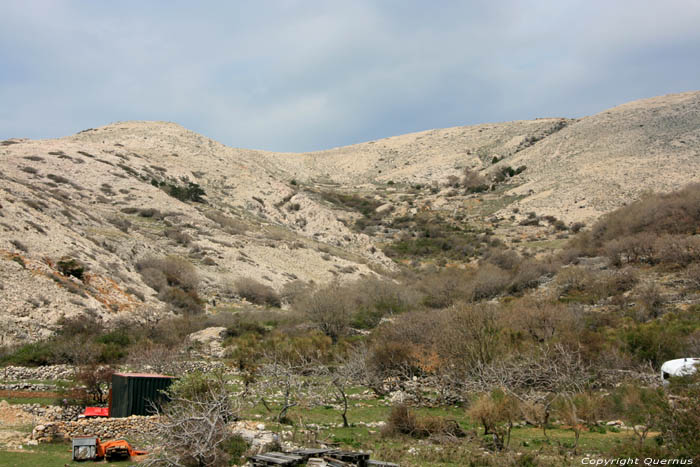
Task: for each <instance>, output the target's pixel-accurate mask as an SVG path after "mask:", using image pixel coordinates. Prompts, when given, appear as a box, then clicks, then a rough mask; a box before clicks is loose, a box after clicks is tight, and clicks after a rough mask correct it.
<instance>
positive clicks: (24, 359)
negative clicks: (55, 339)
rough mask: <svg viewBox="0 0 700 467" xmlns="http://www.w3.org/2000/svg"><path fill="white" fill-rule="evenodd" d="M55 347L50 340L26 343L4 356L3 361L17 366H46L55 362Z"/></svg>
mask: <svg viewBox="0 0 700 467" xmlns="http://www.w3.org/2000/svg"><path fill="white" fill-rule="evenodd" d="M55 360H56V357H55V355H54V352H53V348H52V346H51V344H50V343H48V342H35V343H31V344H24V345H22V346H20V347H18V348H17V349H16V350H14V351H11V352H10V353H9V354H8V355H5V356H4V357H3V358H2V363H3V364H5V365H7V364H9V365H17V366H44V365H51V364H53V363H55Z"/></svg>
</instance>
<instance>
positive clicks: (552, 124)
mask: <svg viewBox="0 0 700 467" xmlns="http://www.w3.org/2000/svg"><path fill="white" fill-rule="evenodd" d="M465 169H469V170H470V171H471V172H470V173H471V174H472V176H474V177H476V178H477V179H479V180H483V181H484V185H483V187H482V188H479V189H470V190H465V189H464V187H463V186H461V185H460V183H461V182H460V180H461V177H463V174H464V171H465ZM699 169H700V92H691V93H684V94H678V95H671V96H664V97H657V98H653V99H647V100H642V101H637V102H633V103H630V104H625V105H622V106H619V107H616V108H613V109H610V110H608V111H605V112H602V113H600V114H597V115H594V116H591V117H585V118H581V119H577V120H571V119H563V118H554V119H538V120H534V121H520V122H509V123H497V124H484V125H477V126H470V127H456V128H448V129H442V130H431V131H426V132H421V133H414V134H409V135H403V136H397V137H392V138H387V139H383V140H378V141H371V142H367V143H362V144H358V145H353V146H348V147H343V148H336V149H331V150H327V151H322V152H316V153H307V154H287V153H269V152H263V151H254V150H244V149H234V148H230V147H227V146H224V145H222V144H219V143H217V142H215V141H212V140H210V139H208V138H206V137H203V136H201V135H198V134H196V133H193V132H191V131H188V130H186V129H184V128H182V127H180V126H178V125H176V124H172V123H164V122H124V123H115V124H112V125H108V126H106V127H102V128H97V129H88V130H85V131H82V132H80V133H78V134H76V135H73V136H69V137H65V138H60V139H54V140H38V141H33V140H24V139H10V140H6V141H2V142H0V193H1V196H0V260H1V261H2V268H0V310H1V311H0V345H7V344H14V343H17V342H22V341H27V340H34V339H37V338H40V337H43V336H46V335H48V334H50V333H51V332H53V330H54V329H55V327H56V325H57V323H58V322H59V321H60V320H61V319H62V318H65V317H71V316H81V315H82V314H86V313H87V314H92V315H95V316H100V317H101V318H103V319H104V320H106V321H109V320H114V319H120V318H124V317H128V318H129V319H133V320H136V321H138V320H153V319H158V317H159V316H162V315H163V314H164V313H169V312H170V310H172V309H176V310H177V309H178V307H179V308H180V309H184V308H186V307H187V306H188V305H187V303H189V302H187V301H186V298H185V297H179V298H178V297H175V298H173V296H172V294H168V293H167V292H168V290H170V287H175V286H181V285H182V284H178V283H177V282H178V279H177V278H175V279H174V278H173V277H175V276H173V275H170V274H167V273H166V274H161V273H158V274H160V276H158V277H155V278H154V273H153V271H152V270H153V269H154V267H153V265H154V264H159V265H162V264H163V263H162V262H163V261H166V258H170V260H171V263H169V264H170V265H169V267H171V268H175V269H178V268H179V271H177V274H180V276H182V275H183V274H190V275H194V276H196V277H197V280H196V281H195V282H193V283H189V285H188V286H187V287H184V286H183V290H184V291H185V292H187V293H189V294H190V295H192V293H194V296H196V298H197V300H198V301H199V302H201V303H203V305H202V308H206V309H210V310H215V309H220V308H221V307H222V306H225V305H228V304H232V303H241V300H242V295H241V293H240V290H239V288H237V286H236V281H238V280H239V279H240V278H251V279H254V280H255V281H257V282H258V283H260V284H261V285H262V286H268V287H270V288H272V289H274V291H276V292H277V293H279V292H281V291H283V290H284V289H285V286H286V285H288V284H290V283H301V282H303V283H317V284H318V283H326V282H329V281H332V280H342V281H347V280H353V279H357V278H359V277H361V276H366V275H373V274H380V275H383V274H388V273H390V272H391V271H392V270H395V269H396V268H397V266H396V263H395V262H394V261H393V260H392V259H390V258H389V257H387V256H386V255H385V253H384V251H389V250H387V248H386V247H387V245H389V246H390V245H391V244H392V242H393V241H395V240H396V239H397V238H403V237H401V236H402V235H403V236H405V235H406V234H407V231H405V229H404V230H402V229H403V228H404V227H402V225H404V224H405V222H406V219H413V218H414V217H415V216H419V215H425V213H428V214H434V215H439V216H443V214H444V216H443V217H449V219H450V222H452V223H453V224H454V223H457V224H458V223H463V222H467V221H469V222H472V223H474V224H475V225H483V226H486V227H489V226H490V227H493V226H498V229H496V233H497V235H501V236H503V238H504V239H507V238H508V237H509V236H511V237H512V236H514V235H517V234H519V232H520V231H522V230H523V229H525V227H521V226H520V223H521V221H522V219H524V218H525V217H526V213H528V212H535V213H536V214H541V215H547V216H550V218H557V219H560V220H561V221H563V222H564V223H568V224H570V223H573V222H578V221H583V222H589V221H590V220H592V219H594V218H596V217H598V216H599V215H601V214H602V213H605V212H608V211H610V210H612V209H614V208H616V207H619V206H621V205H623V204H624V203H626V202H629V201H631V200H633V199H636V198H637V197H639V196H640V194H642V193H643V192H644V191H648V190H653V191H668V190H672V189H676V188H678V187H680V186H682V185H684V184H686V183H688V182H690V181H697V180H698V175H699ZM411 216H413V217H411ZM424 222H425V220H424ZM414 224H415V223H414ZM414 227H415V225H414ZM528 228H529V227H528ZM468 260H469V258H465V262H466V261H468ZM159 261H160V263H159ZM190 268H191V269H190ZM155 269H157V268H155ZM161 269H162V268H161ZM149 271H150V272H149ZM161 276H162V277H161ZM161 282H162V286H161V285H160V284H161ZM168 297H169V298H168ZM183 300H184V302H183Z"/></svg>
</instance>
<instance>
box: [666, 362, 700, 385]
mask: <svg viewBox="0 0 700 467" xmlns="http://www.w3.org/2000/svg"><path fill="white" fill-rule="evenodd" d="M696 365H700V358H677V359H675V360H669V361H667V362H664V364H663V365H661V380H662V381H663V382H664V383H666V382H667V380H668V379H669V378H670V377H671V376H687V375H692V374H693V373H695V372H696V371H697V369H698V368H697V366H696Z"/></svg>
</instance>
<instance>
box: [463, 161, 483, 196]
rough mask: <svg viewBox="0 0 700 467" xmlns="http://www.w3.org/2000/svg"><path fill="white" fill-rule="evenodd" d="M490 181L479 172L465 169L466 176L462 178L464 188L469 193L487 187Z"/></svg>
mask: <svg viewBox="0 0 700 467" xmlns="http://www.w3.org/2000/svg"><path fill="white" fill-rule="evenodd" d="M487 184H488V180H487V179H486V177H484V176H482V175H480V174H479V173H478V172H476V171H474V170H472V169H470V168H468V167H467V168H465V169H464V176H463V177H462V186H464V188H466V189H467V191H472V190H478V189H481V188H483V187H486V186H487Z"/></svg>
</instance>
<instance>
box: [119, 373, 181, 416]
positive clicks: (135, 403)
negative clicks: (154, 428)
mask: <svg viewBox="0 0 700 467" xmlns="http://www.w3.org/2000/svg"><path fill="white" fill-rule="evenodd" d="M174 379H175V378H173V377H172V376H165V375H151V374H142V373H114V374H113V375H112V400H111V402H110V410H109V416H110V417H128V416H130V415H153V414H154V413H155V412H156V407H160V406H161V404H162V403H163V402H165V401H167V395H166V394H164V392H163V391H165V390H166V389H168V387H169V386H170V385H171V384H172V382H173V381H174Z"/></svg>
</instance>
